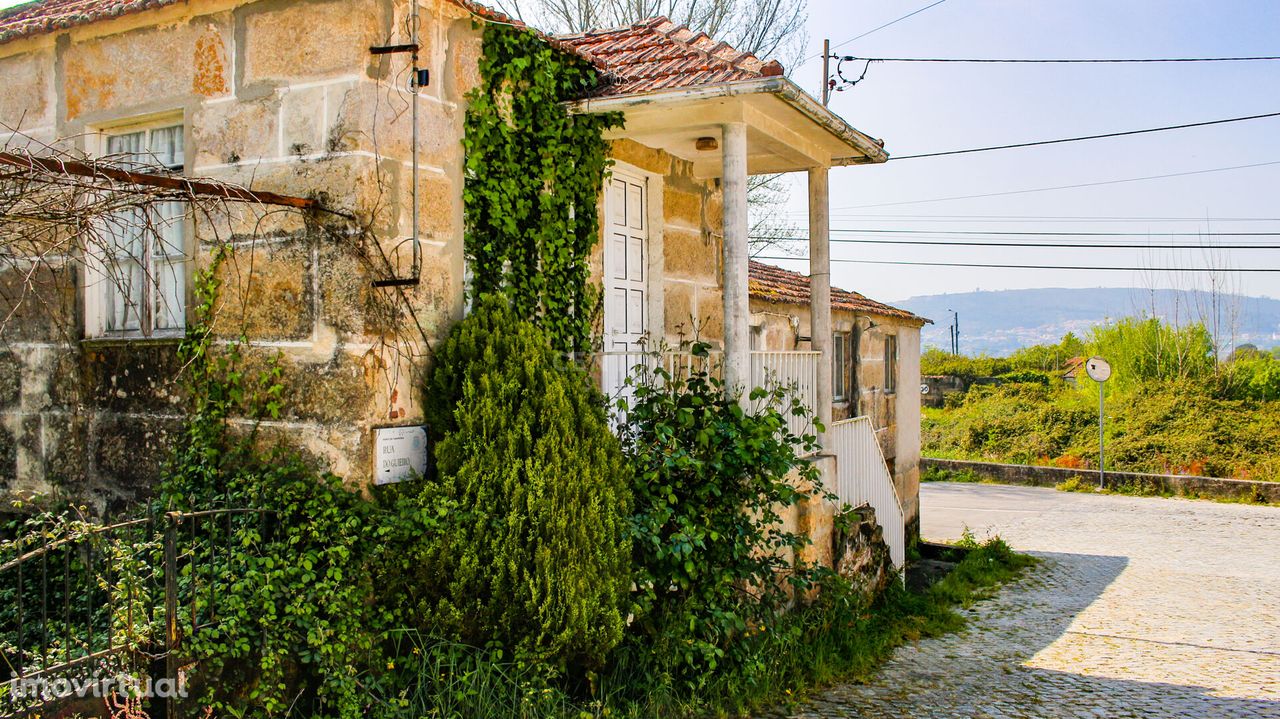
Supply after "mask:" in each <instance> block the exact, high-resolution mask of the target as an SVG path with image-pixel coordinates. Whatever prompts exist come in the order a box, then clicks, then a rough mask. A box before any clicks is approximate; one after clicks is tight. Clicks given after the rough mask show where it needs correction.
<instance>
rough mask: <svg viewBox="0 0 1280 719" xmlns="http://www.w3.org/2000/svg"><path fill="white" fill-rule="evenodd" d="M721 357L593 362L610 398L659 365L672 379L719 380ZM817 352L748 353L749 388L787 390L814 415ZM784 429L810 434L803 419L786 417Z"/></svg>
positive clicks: (610, 357) (641, 356)
mask: <svg viewBox="0 0 1280 719" xmlns="http://www.w3.org/2000/svg"><path fill="white" fill-rule="evenodd" d="M723 357H724V355H723V353H722V352H720V351H719V350H712V351H709V352H708V354H707V356H705V357H702V356H694V355H693V354H691V353H689V352H663V353H661V354H657V353H653V352H638V351H625V350H623V351H609V352H599V353H597V354H596V355H595V360H596V362H598V365H599V367H600V381H601V385H602V387H601V388H602V389H603V390H604V392H605V394H606V395H608V396H610V397H618V396H625V395H626V394H628V393H627V389H626V387H625V380H626V379H627V377H630V376H635V375H637V374H641V373H644V372H646V371H649V372H651V371H653V370H654V369H656V368H657V367H658V364H659V362H661V364H662V367H663V368H664V369H666V371H667V372H668V373H670V374H671V376H672V377H675V378H680V377H684V376H688V374H689V373H691V372H694V371H701V370H709V371H710V372H711V373H712V374H713V375H716V376H719V370H720V363H721V362H722V361H723ZM820 357H821V355H820V353H818V352H809V351H805V352H772V351H754V352H752V353H751V368H750V370H751V371H750V375H749V376H750V378H751V387H748V388H747V389H748V390H750V389H753V388H755V387H765V386H774V385H782V386H783V387H786V388H788V393H789V395H790V396H792V397H794V398H796V399H798V400H799V401H800V403H801V404H803V405H804V406H805V407H806V408H807V409H808V410H809V411H810V412H815V411H816V409H817V404H818V361H819V358H820ZM787 428H788V429H789V430H790V431H791V433H792V434H794V435H796V436H803V435H804V434H810V433H812V432H813V426H812V422H811V421H810V419H809V417H806V416H793V415H790V414H788V415H787Z"/></svg>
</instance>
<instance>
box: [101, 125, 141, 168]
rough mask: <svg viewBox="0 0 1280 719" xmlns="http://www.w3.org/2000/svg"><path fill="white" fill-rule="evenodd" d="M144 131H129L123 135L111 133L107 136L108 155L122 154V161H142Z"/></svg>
mask: <svg viewBox="0 0 1280 719" xmlns="http://www.w3.org/2000/svg"><path fill="white" fill-rule="evenodd" d="M145 134H146V133H144V132H130V133H126V134H124V135H111V136H110V137H108V138H107V154H108V155H124V157H122V158H121V160H122V161H124V162H143V161H144V160H143V156H142V152H143V147H142V141H143V136H144V135H145Z"/></svg>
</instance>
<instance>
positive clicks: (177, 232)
mask: <svg viewBox="0 0 1280 719" xmlns="http://www.w3.org/2000/svg"><path fill="white" fill-rule="evenodd" d="M155 215H156V216H155V220H154V223H155V237H156V244H155V249H154V250H153V251H154V252H155V254H156V256H157V257H182V256H184V255H185V254H186V245H185V244H184V242H183V238H184V237H185V235H186V232H185V229H186V219H187V214H186V204H185V203H182V202H162V203H160V204H157V205H156V206H155Z"/></svg>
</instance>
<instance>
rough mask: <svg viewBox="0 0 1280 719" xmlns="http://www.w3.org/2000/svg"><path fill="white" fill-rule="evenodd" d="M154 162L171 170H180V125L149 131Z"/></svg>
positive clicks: (182, 161) (182, 162)
mask: <svg viewBox="0 0 1280 719" xmlns="http://www.w3.org/2000/svg"><path fill="white" fill-rule="evenodd" d="M147 149H148V150H150V151H151V155H152V156H153V157H154V158H155V159H154V161H155V162H158V163H160V164H161V165H164V166H165V167H167V168H169V169H171V170H181V169H182V165H183V164H184V160H183V152H182V125H174V126H172V127H161V128H157V129H155V130H152V131H151V142H150V147H149V148H147Z"/></svg>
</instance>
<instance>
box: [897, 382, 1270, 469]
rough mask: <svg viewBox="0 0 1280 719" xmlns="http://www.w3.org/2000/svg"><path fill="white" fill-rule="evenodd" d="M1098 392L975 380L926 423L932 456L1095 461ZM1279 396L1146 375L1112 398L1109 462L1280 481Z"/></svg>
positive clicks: (1060, 462)
mask: <svg viewBox="0 0 1280 719" xmlns="http://www.w3.org/2000/svg"><path fill="white" fill-rule="evenodd" d="M1097 413H1098V405H1097V397H1096V395H1090V394H1088V393H1085V392H1080V391H1077V390H1075V389H1072V388H1070V387H1067V386H1065V385H1054V386H1050V387H1042V386H1038V385H1027V384H1024V385H1006V386H1003V387H975V388H974V389H973V390H971V391H970V392H969V393H968V394H967V395H965V396H963V397H962V398H960V399H958V400H957V401H956V402H955V403H953V404H949V405H948V406H947V407H946V408H944V409H941V410H926V411H925V413H924V417H923V420H922V423H921V430H922V442H923V449H924V452H925V454H926V455H928V456H939V457H948V458H953V459H974V460H984V461H995V462H1014V463H1019V464H1054V465H1057V466H1065V467H1092V468H1096V467H1097V452H1098V417H1097ZM1277 446H1280V402H1277V401H1271V402H1259V401H1252V400H1233V399H1222V398H1220V397H1218V396H1217V390H1216V388H1215V385H1214V383H1212V382H1207V381H1201V380H1190V379H1188V380H1182V381H1158V380H1157V381H1148V382H1142V383H1138V384H1137V385H1135V386H1133V387H1131V388H1129V389H1118V390H1117V391H1115V392H1112V393H1111V394H1110V395H1109V396H1108V398H1107V466H1108V467H1109V468H1111V469H1115V470H1119V471H1130V472H1154V473H1173V474H1194V475H1207V476H1216V477H1238V478H1247V479H1263V480H1280V456H1277V454H1276V451H1275V448H1276V447H1277Z"/></svg>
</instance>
